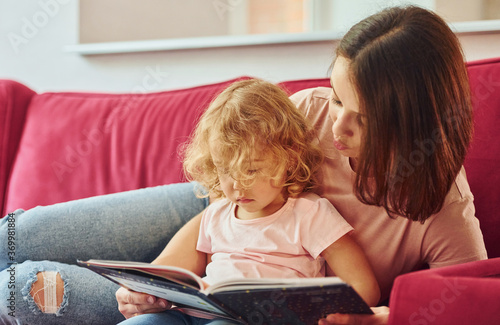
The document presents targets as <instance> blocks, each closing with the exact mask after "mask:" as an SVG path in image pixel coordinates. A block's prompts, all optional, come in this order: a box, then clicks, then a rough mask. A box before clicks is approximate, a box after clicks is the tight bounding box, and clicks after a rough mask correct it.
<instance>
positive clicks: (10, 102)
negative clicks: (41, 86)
mask: <svg viewBox="0 0 500 325" xmlns="http://www.w3.org/2000/svg"><path fill="white" fill-rule="evenodd" d="M33 95H35V92H34V91H33V90H31V89H29V88H28V87H26V86H24V85H22V84H20V83H18V82H15V81H12V80H0V130H1V131H0V210H1V212H2V214H1V216H3V215H4V214H5V213H6V211H5V199H6V197H5V195H6V193H7V184H8V182H9V178H10V172H11V169H12V164H13V163H14V159H15V156H16V152H17V149H18V147H19V141H20V139H21V134H22V131H23V126H24V121H25V120H26V112H27V110H28V106H29V103H30V101H31V98H32V97H33ZM1 216H0V217H1Z"/></svg>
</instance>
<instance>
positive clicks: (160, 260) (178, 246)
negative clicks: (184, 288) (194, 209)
mask: <svg viewBox="0 0 500 325" xmlns="http://www.w3.org/2000/svg"><path fill="white" fill-rule="evenodd" d="M202 215H203V212H201V213H199V214H198V215H197V216H196V217H194V218H193V219H191V220H189V221H188V222H187V223H186V224H185V225H184V226H183V227H182V228H181V229H180V230H179V231H178V232H177V233H176V234H175V235H174V236H173V237H172V239H171V240H170V241H169V242H168V244H167V246H166V247H165V248H164V249H163V251H162V252H161V254H160V255H158V257H157V258H156V259H155V260H154V261H153V262H151V264H159V265H171V266H178V267H182V268H184V269H187V270H190V271H192V272H194V273H195V274H197V275H199V276H203V275H204V274H205V268H206V267H207V254H205V253H202V252H199V251H197V250H196V243H197V242H198V233H199V231H200V223H201V216H202Z"/></svg>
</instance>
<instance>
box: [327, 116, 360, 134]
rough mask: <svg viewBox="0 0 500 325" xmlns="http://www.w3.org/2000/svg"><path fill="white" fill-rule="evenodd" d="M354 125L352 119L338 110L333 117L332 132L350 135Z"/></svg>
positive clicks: (352, 132)
mask: <svg viewBox="0 0 500 325" xmlns="http://www.w3.org/2000/svg"><path fill="white" fill-rule="evenodd" d="M354 127H355V125H354V124H353V121H352V119H351V118H350V117H349V116H348V115H346V114H344V111H343V110H339V111H338V112H337V114H336V116H334V117H333V127H332V131H333V134H335V135H336V136H338V137H340V136H343V137H352V136H353V135H354Z"/></svg>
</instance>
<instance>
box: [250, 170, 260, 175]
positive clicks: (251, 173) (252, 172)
mask: <svg viewBox="0 0 500 325" xmlns="http://www.w3.org/2000/svg"><path fill="white" fill-rule="evenodd" d="M258 171H259V170H258V169H250V170H249V171H247V173H248V175H254V174H255V173H257V172H258Z"/></svg>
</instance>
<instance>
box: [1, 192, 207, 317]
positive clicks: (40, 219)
mask: <svg viewBox="0 0 500 325" xmlns="http://www.w3.org/2000/svg"><path fill="white" fill-rule="evenodd" d="M207 205H208V199H198V198H196V196H195V195H194V191H193V184H189V183H184V184H173V185H166V186H158V187H152V188H147V189H141V190H134V191H128V192H123V193H116V194H110V195H103V196H96V197H92V198H87V199H82V200H76V201H71V202H65V203H60V204H55V205H52V206H46V207H36V208H33V209H31V210H28V211H22V210H18V211H16V212H15V213H13V214H10V215H9V216H7V217H5V218H3V219H1V220H0V270H1V272H0V324H31V325H36V324H54V325H57V324H117V323H118V322H120V321H123V320H124V317H123V316H122V315H121V314H120V312H119V311H118V304H117V302H116V298H115V292H116V290H117V289H118V286H117V285H116V284H114V283H112V282H111V281H109V280H107V279H105V278H103V277H101V276H99V275H97V274H95V273H94V272H92V271H90V270H88V269H86V268H82V267H79V266H77V265H75V264H76V260H77V259H80V260H87V259H111V260H131V261H143V262H151V261H152V260H153V259H154V258H155V257H156V256H158V255H159V254H160V252H161V251H162V250H163V248H164V247H165V245H166V244H167V243H168V241H169V240H170V238H171V237H172V236H173V235H174V234H175V233H176V232H177V230H178V229H179V228H180V227H182V225H184V224H185V223H186V222H187V221H188V220H189V219H191V218H192V217H193V216H195V215H196V214H198V213H199V212H201V211H202V210H203V209H204V208H205V207H206V206H207ZM9 234H10V235H11V236H10V238H9V236H8V235H9ZM40 271H56V272H57V273H58V274H59V275H60V277H61V278H62V280H63V282H64V297H63V302H62V304H61V305H60V308H59V309H58V310H57V311H56V312H55V313H54V312H53V313H43V312H41V311H40V309H39V308H38V306H36V304H35V303H34V300H33V298H32V297H31V295H30V289H31V286H32V284H33V283H34V282H35V281H36V274H37V273H38V272H40Z"/></svg>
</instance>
